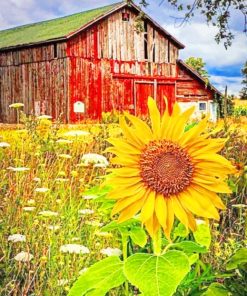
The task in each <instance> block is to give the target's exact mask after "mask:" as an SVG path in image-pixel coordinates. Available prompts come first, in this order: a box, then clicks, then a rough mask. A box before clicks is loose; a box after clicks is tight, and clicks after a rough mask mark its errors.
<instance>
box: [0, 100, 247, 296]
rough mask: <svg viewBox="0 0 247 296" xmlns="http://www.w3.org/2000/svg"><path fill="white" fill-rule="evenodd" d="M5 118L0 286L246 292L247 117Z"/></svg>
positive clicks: (0, 151)
mask: <svg viewBox="0 0 247 296" xmlns="http://www.w3.org/2000/svg"><path fill="white" fill-rule="evenodd" d="M149 110H150V117H149V119H147V120H146V121H145V122H144V121H142V120H140V119H138V118H137V117H134V116H131V115H128V114H126V115H125V116H121V117H120V118H118V119H117V120H115V121H116V123H104V124H98V123H97V124H96V123H95V124H93V123H88V124H80V125H71V126H70V125H67V126H64V125H61V124H59V122H52V120H51V119H50V118H49V116H41V117H25V116H21V117H22V118H20V121H21V123H20V124H18V125H17V126H14V127H13V126H6V125H2V126H1V127H0V197H1V202H0V295H3V296H4V295H6V296H7V295H30V296H31V295H32V296H59V295H70V296H73V295H74V296H77V295H78V296H79V295H91V296H93V295H94V296H101V295H111V296H112V295H144V296H156V295H157V296H158V295H160V296H167V295H179V296H180V295H181V296H182V295H195V296H196V295H206V296H207V295H208V296H211V295H212V296H217V295H219V296H221V295H222V296H224V295H240V296H244V295H247V288H246V281H247V269H246V267H247V249H246V233H247V226H246V225H247V224H246V209H247V205H246V193H247V167H246V165H247V163H246V151H247V138H246V117H241V116H238V117H236V118H227V119H225V120H224V121H223V120H222V121H219V122H218V123H217V124H212V123H208V122H207V118H205V119H204V120H202V121H199V122H197V121H191V119H190V115H191V114H192V111H193V110H189V111H185V112H184V113H182V112H181V110H180V109H179V107H178V106H177V105H175V106H174V109H173V113H172V114H168V113H167V112H165V113H164V115H163V116H162V115H160V114H159V111H158V110H157V107H156V105H155V103H154V101H153V100H152V99H151V98H150V99H149Z"/></svg>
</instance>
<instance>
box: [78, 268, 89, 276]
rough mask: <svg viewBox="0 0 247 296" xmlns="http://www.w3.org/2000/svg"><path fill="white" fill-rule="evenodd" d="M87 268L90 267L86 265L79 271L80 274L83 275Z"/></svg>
mask: <svg viewBox="0 0 247 296" xmlns="http://www.w3.org/2000/svg"><path fill="white" fill-rule="evenodd" d="M87 270H88V268H87V267H84V268H83V269H81V270H80V271H79V275H82V274H83V273H85V272H86V271H87Z"/></svg>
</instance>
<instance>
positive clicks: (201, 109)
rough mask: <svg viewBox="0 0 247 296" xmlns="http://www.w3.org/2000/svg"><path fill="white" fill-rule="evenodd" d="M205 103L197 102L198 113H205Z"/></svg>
mask: <svg viewBox="0 0 247 296" xmlns="http://www.w3.org/2000/svg"><path fill="white" fill-rule="evenodd" d="M206 109H207V103H206V102H199V111H206Z"/></svg>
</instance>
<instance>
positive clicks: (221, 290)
mask: <svg viewBox="0 0 247 296" xmlns="http://www.w3.org/2000/svg"><path fill="white" fill-rule="evenodd" d="M202 295H203V296H228V295H230V293H229V292H228V291H227V289H226V288H225V286H223V285H221V284H218V283H212V284H211V285H210V286H209V287H208V289H207V291H206V292H204V293H203V294H202Z"/></svg>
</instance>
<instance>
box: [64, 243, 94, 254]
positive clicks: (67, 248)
mask: <svg viewBox="0 0 247 296" xmlns="http://www.w3.org/2000/svg"><path fill="white" fill-rule="evenodd" d="M60 252H62V253H70V254H89V253H90V251H89V249H88V248H87V247H85V246H82V245H78V244H67V245H63V246H61V247H60Z"/></svg>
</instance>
